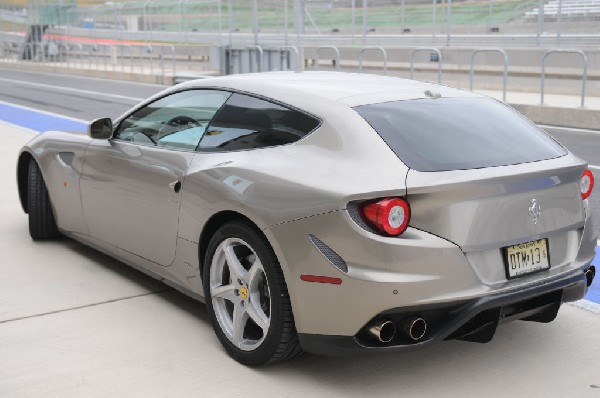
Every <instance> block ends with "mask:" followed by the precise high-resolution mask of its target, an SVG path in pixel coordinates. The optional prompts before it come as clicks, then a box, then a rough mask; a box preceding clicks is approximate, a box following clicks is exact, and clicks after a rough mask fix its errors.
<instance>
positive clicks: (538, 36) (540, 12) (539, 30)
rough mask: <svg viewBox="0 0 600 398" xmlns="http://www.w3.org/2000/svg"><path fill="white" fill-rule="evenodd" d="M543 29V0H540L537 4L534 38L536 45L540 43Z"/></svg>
mask: <svg viewBox="0 0 600 398" xmlns="http://www.w3.org/2000/svg"><path fill="white" fill-rule="evenodd" d="M543 29H544V0H540V4H539V6H538V20H537V34H536V40H535V44H536V46H538V47H539V46H540V44H541V35H542V30H543Z"/></svg>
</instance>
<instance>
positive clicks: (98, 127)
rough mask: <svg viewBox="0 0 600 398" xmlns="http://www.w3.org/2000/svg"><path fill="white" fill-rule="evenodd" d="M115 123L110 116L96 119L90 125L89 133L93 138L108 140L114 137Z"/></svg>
mask: <svg viewBox="0 0 600 398" xmlns="http://www.w3.org/2000/svg"><path fill="white" fill-rule="evenodd" d="M112 132H113V125H112V120H111V119H110V118H109V117H104V118H102V119H96V120H94V121H93V122H91V123H90V125H89V126H88V135H89V136H90V137H92V138H93V139H97V140H107V139H109V138H110V137H112Z"/></svg>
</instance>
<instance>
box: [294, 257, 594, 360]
mask: <svg viewBox="0 0 600 398" xmlns="http://www.w3.org/2000/svg"><path fill="white" fill-rule="evenodd" d="M588 266H589V265H588ZM585 269H587V266H586V267H585ZM585 269H584V270H585ZM584 270H582V269H577V270H574V271H572V272H569V273H567V274H563V275H560V276H557V277H555V278H553V279H552V280H545V281H544V282H543V284H538V285H535V284H533V285H531V286H529V287H527V288H519V289H515V290H512V291H505V292H502V293H498V294H494V295H489V296H484V297H480V298H477V299H473V300H466V301H460V302H451V303H443V304H442V305H440V304H438V305H426V306H417V307H403V308H398V309H393V310H388V311H385V312H383V313H381V314H379V315H378V316H376V317H375V318H383V319H389V320H392V321H394V322H397V321H399V320H401V319H404V318H407V317H411V316H415V315H417V316H422V317H423V318H424V319H426V320H427V322H428V330H427V333H426V335H425V337H424V338H423V339H422V340H420V341H419V342H416V343H411V342H409V341H406V340H402V339H396V340H394V341H392V342H391V343H389V344H383V343H379V342H377V341H374V340H366V339H364V338H363V336H361V335H360V333H358V334H357V335H355V336H334V335H319V334H307V333H300V334H299V339H300V343H301V345H302V347H303V349H304V350H305V351H307V352H310V353H313V354H317V355H347V354H359V353H372V352H388V351H395V350H409V349H414V348H417V347H423V346H427V345H429V344H431V343H433V342H435V341H441V340H451V339H459V340H467V341H475V342H481V343H483V342H487V341H489V340H491V338H492V337H493V335H494V333H495V331H496V327H497V326H498V324H499V323H503V322H507V321H512V320H517V319H522V320H528V321H535V322H550V321H552V320H553V319H554V318H555V317H556V315H557V313H558V309H559V307H560V305H561V304H562V303H565V302H570V301H576V300H579V299H581V298H583V296H584V295H585V293H586V292H587V283H586V277H585V274H584Z"/></svg>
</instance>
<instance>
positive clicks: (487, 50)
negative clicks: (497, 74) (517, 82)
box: [469, 48, 508, 102]
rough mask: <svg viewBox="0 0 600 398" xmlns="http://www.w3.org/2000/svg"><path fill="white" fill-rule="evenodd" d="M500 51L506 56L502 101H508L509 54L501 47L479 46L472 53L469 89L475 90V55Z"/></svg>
mask: <svg viewBox="0 0 600 398" xmlns="http://www.w3.org/2000/svg"><path fill="white" fill-rule="evenodd" d="M485 52H487V53H500V54H502V55H503V56H504V70H503V73H502V101H504V102H506V85H507V81H508V54H506V51H504V50H502V49H501V48H478V49H477V50H475V51H473V52H472V53H471V68H470V72H469V90H471V91H473V63H474V60H475V55H477V54H479V53H485Z"/></svg>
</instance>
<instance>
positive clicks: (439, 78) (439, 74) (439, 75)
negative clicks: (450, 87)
mask: <svg viewBox="0 0 600 398" xmlns="http://www.w3.org/2000/svg"><path fill="white" fill-rule="evenodd" d="M423 51H433V52H435V53H436V54H437V62H438V71H437V82H438V83H441V82H442V52H441V51H440V50H439V49H438V48H436V47H417V48H415V49H414V50H412V52H411V53H410V78H411V79H412V78H413V72H414V63H415V55H416V54H417V53H420V52H423Z"/></svg>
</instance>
